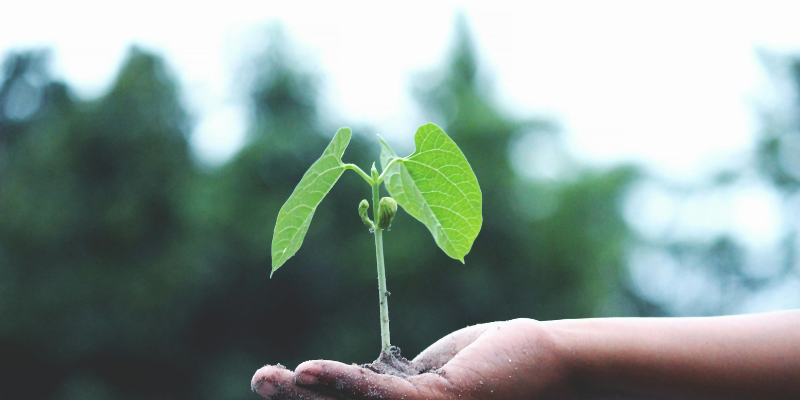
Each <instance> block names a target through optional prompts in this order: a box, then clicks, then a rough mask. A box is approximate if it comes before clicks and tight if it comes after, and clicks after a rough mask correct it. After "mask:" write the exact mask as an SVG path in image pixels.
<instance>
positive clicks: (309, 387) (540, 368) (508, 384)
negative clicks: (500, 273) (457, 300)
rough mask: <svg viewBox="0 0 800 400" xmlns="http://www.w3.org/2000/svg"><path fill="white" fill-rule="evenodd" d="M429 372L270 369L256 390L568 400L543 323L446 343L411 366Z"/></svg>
mask: <svg viewBox="0 0 800 400" xmlns="http://www.w3.org/2000/svg"><path fill="white" fill-rule="evenodd" d="M412 364H413V365H415V366H417V367H418V368H420V369H421V370H423V371H429V372H426V373H423V374H420V375H417V376H411V377H409V378H408V379H403V378H400V377H396V376H390V375H380V374H376V373H374V372H372V371H370V370H367V369H364V368H361V367H358V366H355V365H347V364H343V363H339V362H335V361H325V360H316V361H307V362H304V363H302V364H300V365H299V366H298V367H297V369H296V370H295V372H294V373H293V372H292V371H289V370H288V369H285V368H283V367H273V366H265V367H263V368H261V369H259V370H258V371H257V372H256V374H255V375H254V376H253V380H252V382H251V386H252V388H253V390H254V391H255V392H257V393H259V394H260V395H262V396H264V397H265V398H269V399H272V400H283V399H286V400H300V399H303V400H312V399H319V400H329V399H334V398H346V399H364V400H366V399H378V398H381V399H404V400H437V399H441V400H446V399H452V400H456V399H468V398H469V399H484V398H485V399H489V398H494V399H498V398H502V399H531V398H548V397H569V395H570V391H569V390H568V385H567V382H566V377H567V374H566V369H565V366H564V365H563V364H562V363H561V362H560V357H558V355H557V354H556V347H555V342H554V340H553V338H552V337H551V336H550V335H549V333H548V331H547V330H546V329H544V326H543V324H542V323H541V322H538V321H535V320H531V319H517V320H512V321H506V322H493V323H488V324H481V325H475V326H471V327H467V328H464V329H461V330H459V331H456V332H453V333H451V334H450V335H447V336H445V337H444V338H442V339H440V340H439V341H437V342H436V343H434V344H433V345H431V346H430V347H428V348H427V349H426V350H425V351H423V352H422V353H420V354H419V355H418V356H417V357H416V358H414V359H413V360H412Z"/></svg>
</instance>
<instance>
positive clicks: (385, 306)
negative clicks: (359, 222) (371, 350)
mask: <svg viewBox="0 0 800 400" xmlns="http://www.w3.org/2000/svg"><path fill="white" fill-rule="evenodd" d="M373 175H377V174H373ZM376 178H377V177H373V179H372V181H373V182H372V219H374V220H375V258H377V260H378V292H379V299H380V305H381V352H382V353H383V354H385V355H387V356H388V355H389V354H390V350H389V348H390V347H391V344H389V302H388V298H387V296H386V293H387V292H386V267H385V265H384V263H383V230H382V229H379V228H378V222H379V218H380V213H379V212H378V203H379V202H380V186H381V184H380V182H379V181H378V179H376Z"/></svg>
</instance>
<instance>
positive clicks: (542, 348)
mask: <svg viewBox="0 0 800 400" xmlns="http://www.w3.org/2000/svg"><path fill="white" fill-rule="evenodd" d="M509 322H512V323H519V324H521V326H522V327H523V329H525V330H526V337H527V342H528V343H529V344H530V345H531V346H530V347H531V348H534V349H536V350H535V351H532V352H527V357H528V363H529V364H530V365H531V366H532V367H533V368H532V372H533V374H534V376H536V377H537V379H536V381H538V383H537V384H535V385H534V386H535V387H536V389H535V392H536V393H538V395H539V396H541V395H545V396H546V397H547V398H572V397H574V396H575V395H576V394H577V393H578V392H579V391H578V387H579V386H578V385H576V384H575V383H576V382H578V380H577V379H576V376H575V375H576V368H575V365H576V364H575V363H574V362H573V360H574V356H573V355H572V350H571V345H570V344H569V335H568V334H567V332H565V331H563V330H562V329H561V328H560V327H559V326H554V325H553V324H551V323H550V322H540V321H536V320H533V319H519V320H514V321H509Z"/></svg>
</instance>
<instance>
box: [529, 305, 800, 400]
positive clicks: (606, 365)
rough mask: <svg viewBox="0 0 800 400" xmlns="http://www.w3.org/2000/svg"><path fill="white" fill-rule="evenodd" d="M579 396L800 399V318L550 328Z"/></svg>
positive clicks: (556, 324) (591, 322) (605, 322)
mask: <svg viewBox="0 0 800 400" xmlns="http://www.w3.org/2000/svg"><path fill="white" fill-rule="evenodd" d="M544 325H545V326H546V328H547V330H548V331H549V332H550V333H551V334H552V335H553V337H554V340H555V341H556V345H557V348H558V349H559V351H560V352H561V353H562V354H561V357H563V360H564V361H565V362H566V363H567V365H568V369H569V371H570V376H571V379H572V384H573V385H575V386H576V387H577V388H578V390H579V391H580V392H582V393H583V394H587V395H597V394H601V395H602V394H607V395H612V396H613V395H630V396H637V395H645V396H647V398H653V397H655V396H658V397H664V398H670V397H676V398H684V399H686V398H693V397H695V398H704V399H707V398H771V399H780V398H792V399H797V398H800V312H798V311H789V312H778V313H768V314H754V315H743V316H731V317H711V318H607V319H586V320H563V321H548V322H545V323H544Z"/></svg>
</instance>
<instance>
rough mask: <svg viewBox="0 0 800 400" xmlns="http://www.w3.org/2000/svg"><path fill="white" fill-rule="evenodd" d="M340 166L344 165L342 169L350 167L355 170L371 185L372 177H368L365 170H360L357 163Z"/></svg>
mask: <svg viewBox="0 0 800 400" xmlns="http://www.w3.org/2000/svg"><path fill="white" fill-rule="evenodd" d="M342 166H343V167H344V169H352V170H353V171H356V173H358V174H359V175H361V177H362V178H364V180H365V181H367V183H369V184H370V185H372V181H373V179H372V178H370V177H369V176H368V175H367V173H366V172H364V171H362V170H361V168H358V165H355V164H343V165H342Z"/></svg>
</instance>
